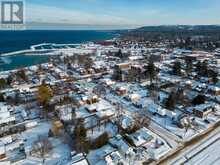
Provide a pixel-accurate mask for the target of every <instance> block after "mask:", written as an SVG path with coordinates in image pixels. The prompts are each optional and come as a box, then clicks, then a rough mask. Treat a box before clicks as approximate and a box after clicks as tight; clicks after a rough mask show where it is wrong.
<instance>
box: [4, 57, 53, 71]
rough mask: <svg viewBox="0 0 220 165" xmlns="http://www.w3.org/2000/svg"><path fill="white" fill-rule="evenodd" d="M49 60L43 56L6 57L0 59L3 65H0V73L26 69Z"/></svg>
mask: <svg viewBox="0 0 220 165" xmlns="http://www.w3.org/2000/svg"><path fill="white" fill-rule="evenodd" d="M48 59H49V57H48V56H45V55H42V56H41V55H31V56H25V55H15V56H8V57H0V61H3V62H4V63H3V64H2V63H0V71H5V70H13V69H18V68H22V67H27V66H31V65H36V64H40V63H44V62H47V61H48Z"/></svg>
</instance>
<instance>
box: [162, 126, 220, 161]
mask: <svg viewBox="0 0 220 165" xmlns="http://www.w3.org/2000/svg"><path fill="white" fill-rule="evenodd" d="M162 164H164V165H167V164H170V165H179V164H188V165H191V164H199V165H213V164H220V127H217V128H216V129H215V130H213V131H212V132H210V133H209V134H208V135H207V136H206V137H204V138H203V139H202V140H200V141H199V142H197V143H195V144H192V145H189V146H187V147H185V148H184V149H182V150H181V151H180V152H178V153H177V154H176V155H175V157H171V158H169V159H167V160H166V161H164V162H163V163H162Z"/></svg>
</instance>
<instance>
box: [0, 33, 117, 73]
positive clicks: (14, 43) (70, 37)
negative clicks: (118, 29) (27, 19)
mask: <svg viewBox="0 0 220 165" xmlns="http://www.w3.org/2000/svg"><path fill="white" fill-rule="evenodd" d="M115 36H116V34H115V33H114V32H112V31H111V32H110V31H62V30H51V31H50V30H27V31H0V54H1V53H8V52H13V51H18V50H24V49H29V48H30V46H31V45H36V44H41V43H57V44H71V43H73V44H74V43H82V42H87V41H97V40H105V39H111V38H113V37H115ZM47 60H48V57H46V56H24V55H16V56H10V57H7V58H6V59H0V71H1V70H11V69H16V68H20V67H26V66H30V65H33V64H38V63H42V62H46V61H47ZM3 61H4V62H3Z"/></svg>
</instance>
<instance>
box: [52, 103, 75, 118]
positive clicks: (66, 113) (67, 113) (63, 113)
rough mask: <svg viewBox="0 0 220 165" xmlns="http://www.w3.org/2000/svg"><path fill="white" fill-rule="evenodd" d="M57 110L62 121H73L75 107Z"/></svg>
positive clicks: (63, 107)
mask: <svg viewBox="0 0 220 165" xmlns="http://www.w3.org/2000/svg"><path fill="white" fill-rule="evenodd" d="M55 110H56V112H57V115H58V117H59V119H60V120H61V121H67V122H68V121H71V120H72V112H73V107H72V106H71V105H70V104H69V105H63V106H56V107H55Z"/></svg>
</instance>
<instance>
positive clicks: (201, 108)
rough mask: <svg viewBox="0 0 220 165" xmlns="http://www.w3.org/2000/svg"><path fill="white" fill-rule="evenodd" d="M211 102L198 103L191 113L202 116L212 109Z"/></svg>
mask: <svg viewBox="0 0 220 165" xmlns="http://www.w3.org/2000/svg"><path fill="white" fill-rule="evenodd" d="M213 109H214V108H213V105H212V104H208V103H206V104H200V105H197V106H195V107H194V108H193V114H194V115H195V116H197V117H199V118H203V117H205V116H207V115H208V114H210V113H211V112H212V111H213Z"/></svg>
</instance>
